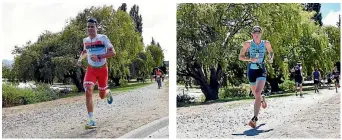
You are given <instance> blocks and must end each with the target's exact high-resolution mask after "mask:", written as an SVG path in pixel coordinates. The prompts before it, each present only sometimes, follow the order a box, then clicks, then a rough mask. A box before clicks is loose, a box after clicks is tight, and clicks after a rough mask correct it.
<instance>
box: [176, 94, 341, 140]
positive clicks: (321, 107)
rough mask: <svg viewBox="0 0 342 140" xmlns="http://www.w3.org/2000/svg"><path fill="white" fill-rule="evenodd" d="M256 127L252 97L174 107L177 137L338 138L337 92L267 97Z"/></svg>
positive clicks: (338, 97) (338, 108) (338, 103)
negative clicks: (301, 96) (252, 126)
mask: <svg viewBox="0 0 342 140" xmlns="http://www.w3.org/2000/svg"><path fill="white" fill-rule="evenodd" d="M267 102H268V108H266V109H261V111H260V114H259V121H258V124H257V125H258V126H259V127H258V128H257V129H252V128H250V127H249V126H248V125H247V123H248V121H249V120H250V119H251V118H252V117H253V105H254V101H253V100H243V101H233V102H226V103H213V104H209V105H198V106H191V107H181V108H178V109H177V138H244V139H249V138H258V139H260V138H340V137H341V135H340V92H339V93H336V92H335V90H321V91H320V93H310V94H305V95H304V97H303V98H300V97H299V96H289V97H278V98H270V99H267Z"/></svg>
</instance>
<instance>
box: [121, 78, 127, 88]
mask: <svg viewBox="0 0 342 140" xmlns="http://www.w3.org/2000/svg"><path fill="white" fill-rule="evenodd" d="M127 84H128V81H127V80H126V79H120V87H123V86H127Z"/></svg>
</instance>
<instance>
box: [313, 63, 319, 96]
mask: <svg viewBox="0 0 342 140" xmlns="http://www.w3.org/2000/svg"><path fill="white" fill-rule="evenodd" d="M312 75H313V77H314V84H315V93H316V91H317V92H318V93H319V91H318V85H319V83H320V81H321V78H320V77H321V73H320V72H319V70H318V68H315V71H314V72H312Z"/></svg>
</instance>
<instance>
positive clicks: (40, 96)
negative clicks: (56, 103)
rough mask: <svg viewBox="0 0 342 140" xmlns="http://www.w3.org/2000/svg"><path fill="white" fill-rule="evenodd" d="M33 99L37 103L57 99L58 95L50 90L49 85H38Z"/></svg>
mask: <svg viewBox="0 0 342 140" xmlns="http://www.w3.org/2000/svg"><path fill="white" fill-rule="evenodd" d="M35 98H36V101H38V102H44V101H51V100H55V99H57V98H58V93H57V92H56V91H54V90H53V89H51V88H50V85H49V84H38V85H37V89H36V91H35Z"/></svg>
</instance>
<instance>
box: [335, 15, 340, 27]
mask: <svg viewBox="0 0 342 140" xmlns="http://www.w3.org/2000/svg"><path fill="white" fill-rule="evenodd" d="M336 26H337V27H339V28H340V27H341V15H338V21H337V23H336Z"/></svg>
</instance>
